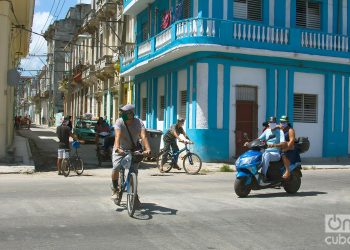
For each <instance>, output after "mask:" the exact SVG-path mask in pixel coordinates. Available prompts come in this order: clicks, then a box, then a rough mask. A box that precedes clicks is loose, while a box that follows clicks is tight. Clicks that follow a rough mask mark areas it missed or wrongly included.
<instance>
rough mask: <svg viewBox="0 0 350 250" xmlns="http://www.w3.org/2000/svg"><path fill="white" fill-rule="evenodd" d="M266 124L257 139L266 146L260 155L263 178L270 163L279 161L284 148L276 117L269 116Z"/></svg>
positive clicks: (282, 134)
mask: <svg viewBox="0 0 350 250" xmlns="http://www.w3.org/2000/svg"><path fill="white" fill-rule="evenodd" d="M268 123H269V127H268V128H267V129H266V130H265V131H264V132H263V133H262V134H261V135H260V136H259V138H258V139H259V140H265V141H266V144H267V146H268V148H267V149H266V150H265V152H264V153H263V155H262V163H261V164H262V169H261V171H262V174H263V175H264V177H265V178H266V174H267V170H268V168H269V164H270V161H279V160H280V159H281V153H280V149H281V148H282V147H284V146H285V139H284V133H283V130H281V129H280V128H279V127H277V124H276V117H273V116H271V117H270V118H269V120H268ZM271 135H273V138H271ZM269 138H271V139H269ZM245 145H247V143H246V144H245Z"/></svg>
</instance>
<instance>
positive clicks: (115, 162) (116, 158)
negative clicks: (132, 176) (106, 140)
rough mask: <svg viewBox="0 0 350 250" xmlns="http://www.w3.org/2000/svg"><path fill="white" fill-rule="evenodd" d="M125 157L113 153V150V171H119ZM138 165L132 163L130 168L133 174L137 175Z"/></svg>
mask: <svg viewBox="0 0 350 250" xmlns="http://www.w3.org/2000/svg"><path fill="white" fill-rule="evenodd" d="M124 157H125V155H119V154H118V153H115V150H114V149H113V154H112V164H113V171H118V172H120V171H121V162H122V160H123V158H124ZM138 166H139V164H138V163H133V164H132V166H131V167H132V168H134V172H135V173H136V174H138Z"/></svg>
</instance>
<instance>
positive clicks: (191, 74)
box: [188, 66, 193, 129]
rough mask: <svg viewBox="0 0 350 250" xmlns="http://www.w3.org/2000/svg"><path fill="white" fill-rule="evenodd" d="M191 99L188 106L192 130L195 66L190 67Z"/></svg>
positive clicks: (189, 123) (189, 125)
mask: <svg viewBox="0 0 350 250" xmlns="http://www.w3.org/2000/svg"><path fill="white" fill-rule="evenodd" d="M189 92H190V99H189V104H188V109H189V111H188V119H189V121H188V127H189V128H190V129H192V128H193V123H192V121H193V105H192V95H193V66H190V91H189Z"/></svg>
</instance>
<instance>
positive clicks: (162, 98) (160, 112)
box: [158, 95, 165, 121]
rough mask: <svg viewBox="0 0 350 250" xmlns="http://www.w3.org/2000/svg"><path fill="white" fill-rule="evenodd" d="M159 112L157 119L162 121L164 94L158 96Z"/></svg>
mask: <svg viewBox="0 0 350 250" xmlns="http://www.w3.org/2000/svg"><path fill="white" fill-rule="evenodd" d="M159 102H160V103H159V114H158V119H159V121H164V109H165V98H164V96H163V95H162V96H160V100H159Z"/></svg>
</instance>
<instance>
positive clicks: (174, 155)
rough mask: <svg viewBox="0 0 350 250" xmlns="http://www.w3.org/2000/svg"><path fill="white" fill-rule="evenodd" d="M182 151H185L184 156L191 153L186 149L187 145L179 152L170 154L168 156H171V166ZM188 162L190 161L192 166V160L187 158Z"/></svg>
mask: <svg viewBox="0 0 350 250" xmlns="http://www.w3.org/2000/svg"><path fill="white" fill-rule="evenodd" d="M184 151H186V155H187V154H188V153H191V150H190V149H189V148H188V146H187V144H185V147H184V148H182V149H181V150H179V151H177V152H175V153H174V152H171V153H170V154H171V163H172V164H175V163H176V158H177V157H178V156H179V155H180V154H181V153H182V152H184ZM189 160H190V163H191V164H193V162H192V158H191V157H190V158H189Z"/></svg>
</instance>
